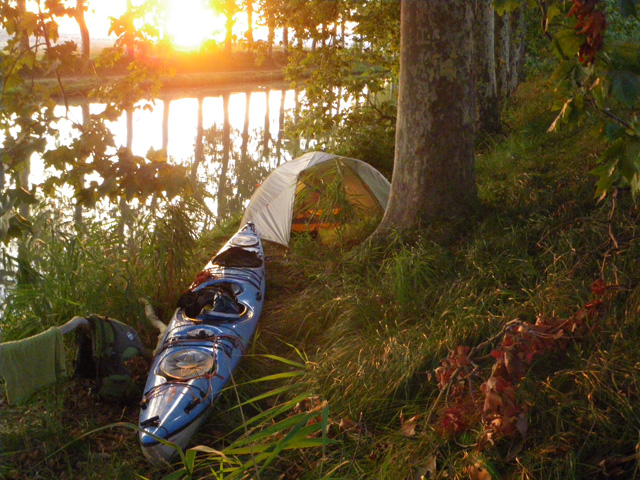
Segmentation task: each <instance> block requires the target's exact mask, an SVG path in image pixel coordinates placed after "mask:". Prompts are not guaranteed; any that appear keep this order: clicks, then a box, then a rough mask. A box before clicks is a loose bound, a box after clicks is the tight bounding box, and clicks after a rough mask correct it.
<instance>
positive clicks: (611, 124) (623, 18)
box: [548, 1, 640, 199]
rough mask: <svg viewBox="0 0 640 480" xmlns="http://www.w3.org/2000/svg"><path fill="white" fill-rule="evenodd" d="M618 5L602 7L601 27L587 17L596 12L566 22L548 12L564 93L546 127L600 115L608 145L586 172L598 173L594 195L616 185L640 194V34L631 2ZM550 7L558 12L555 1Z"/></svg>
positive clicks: (558, 77) (573, 123)
mask: <svg viewBox="0 0 640 480" xmlns="http://www.w3.org/2000/svg"><path fill="white" fill-rule="evenodd" d="M617 7H618V8H615V7H613V6H611V5H607V6H606V9H605V10H603V15H606V19H607V24H606V25H604V26H603V25H602V24H600V23H597V22H595V21H593V22H591V20H589V19H590V18H595V17H594V15H596V14H597V13H598V12H599V11H598V10H595V13H589V14H586V13H578V14H577V15H578V17H580V15H586V17H585V18H582V17H580V18H579V19H578V22H577V23H567V19H566V18H564V17H559V16H557V17H556V16H554V17H552V16H551V14H550V13H549V16H548V20H549V22H550V25H551V27H550V31H551V32H552V34H553V46H554V51H555V53H556V55H557V57H558V66H557V69H556V71H555V73H554V78H555V79H556V80H557V82H558V86H559V88H560V89H561V90H562V91H563V92H564V94H565V95H566V96H567V97H568V100H567V101H566V102H565V103H564V106H563V108H562V109H561V111H560V114H559V115H558V117H557V118H556V120H555V121H554V122H553V124H552V126H551V129H552V130H553V129H556V128H559V127H560V125H568V126H570V127H573V126H578V127H579V126H580V125H581V122H582V121H583V119H584V118H585V117H586V116H587V115H590V114H592V113H595V114H596V115H597V116H598V117H599V118H600V120H601V129H600V130H601V132H602V134H604V138H605V139H606V140H607V141H609V142H610V147H609V148H608V149H607V150H606V151H605V152H604V154H603V156H602V158H601V164H600V165H599V166H598V167H597V168H595V169H593V170H592V171H591V173H592V174H593V175H596V176H598V177H599V181H598V183H597V185H596V193H595V195H596V198H599V199H603V198H604V197H605V196H606V195H607V194H609V193H611V192H613V191H615V189H617V188H630V189H631V191H632V193H633V195H634V196H636V195H637V194H638V192H640V190H638V189H639V188H640V180H639V178H640V161H639V160H640V157H639V154H640V152H639V151H638V148H637V144H638V126H637V118H636V117H637V110H638V107H639V106H640V69H639V68H638V65H640V63H639V60H640V38H639V37H638V36H637V20H636V19H635V18H633V16H634V13H635V3H634V2H628V1H620V2H618V5H617ZM555 8H556V9H558V10H560V5H559V4H558V5H557V6H555ZM575 9H576V7H574V9H573V10H572V12H574V11H575ZM549 12H551V9H549ZM598 14H599V13H598ZM552 20H553V21H552ZM631 24H633V25H635V27H636V28H635V29H634V28H633V27H630V25H631ZM605 28H606V30H605ZM585 35H586V38H585ZM602 35H604V38H605V41H604V47H602V49H601V51H598V50H594V53H593V54H594V55H596V54H597V55H596V56H595V57H592V60H589V58H590V57H589V56H588V55H587V56H584V55H585V52H586V51H587V50H588V49H593V48H592V47H591V45H597V40H596V39H597V37H598V36H602ZM578 53H579V56H578V55H577V54H578Z"/></svg>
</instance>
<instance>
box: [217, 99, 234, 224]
mask: <svg viewBox="0 0 640 480" xmlns="http://www.w3.org/2000/svg"><path fill="white" fill-rule="evenodd" d="M229 98H230V95H229V93H225V94H224V95H223V96H222V104H223V108H224V125H223V127H222V166H221V169H220V181H219V182H218V218H219V219H221V218H226V217H227V216H228V215H229V180H228V179H227V174H228V170H229V158H230V157H231V154H230V151H231V120H230V119H229Z"/></svg>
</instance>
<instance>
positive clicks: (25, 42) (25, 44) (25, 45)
mask: <svg viewBox="0 0 640 480" xmlns="http://www.w3.org/2000/svg"><path fill="white" fill-rule="evenodd" d="M17 7H18V12H20V14H21V15H24V14H25V13H27V1H26V0H18V1H17ZM23 18H24V17H23ZM20 30H21V31H20V32H17V33H18V35H19V38H20V48H21V49H22V51H24V52H26V51H27V50H29V48H30V47H29V34H28V33H27V32H26V30H25V29H24V27H22V28H20Z"/></svg>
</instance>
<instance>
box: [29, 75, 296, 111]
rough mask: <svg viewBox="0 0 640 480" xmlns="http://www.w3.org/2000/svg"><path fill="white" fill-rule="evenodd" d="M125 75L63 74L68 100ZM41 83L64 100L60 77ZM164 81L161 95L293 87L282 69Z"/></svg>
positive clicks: (166, 78)
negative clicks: (61, 92) (59, 83)
mask: <svg viewBox="0 0 640 480" xmlns="http://www.w3.org/2000/svg"><path fill="white" fill-rule="evenodd" d="M124 77H125V75H124V74H113V75H109V76H95V77H94V76H63V77H61V81H62V84H63V87H64V92H65V96H66V98H67V101H68V102H69V103H70V104H75V103H79V102H81V101H82V100H84V99H85V98H87V96H88V94H89V92H90V91H91V90H93V89H95V88H98V87H101V86H105V85H108V84H111V83H116V82H118V81H119V80H122V79H123V78H124ZM38 83H40V84H41V85H42V86H44V87H46V88H48V89H50V90H51V91H52V92H54V98H55V100H56V101H57V102H59V103H64V98H63V96H62V95H61V94H60V93H59V92H60V87H59V85H58V80H57V79H55V78H45V79H40V80H38ZM160 83H161V87H160V91H159V95H158V97H159V98H172V97H181V96H183V97H184V96H194V97H201V96H215V95H221V94H224V93H239V92H244V91H249V90H251V91H255V90H259V89H265V90H266V89H279V90H284V89H288V88H290V86H289V82H287V81H286V80H285V77H284V73H283V72H282V70H281V69H273V70H258V71H256V70H245V71H232V72H230V71H220V72H190V73H179V74H175V75H162V76H160Z"/></svg>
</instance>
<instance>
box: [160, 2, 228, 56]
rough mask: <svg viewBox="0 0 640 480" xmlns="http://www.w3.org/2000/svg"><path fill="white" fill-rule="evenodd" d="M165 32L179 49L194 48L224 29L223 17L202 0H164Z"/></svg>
mask: <svg viewBox="0 0 640 480" xmlns="http://www.w3.org/2000/svg"><path fill="white" fill-rule="evenodd" d="M166 2H167V20H166V23H165V29H166V34H167V35H168V36H169V38H170V40H171V43H172V44H173V45H174V46H175V47H177V48H181V49H186V50H195V49H198V48H199V47H200V46H202V44H203V43H204V42H205V41H206V40H208V39H210V38H215V37H217V36H218V35H219V33H220V31H224V18H223V17H221V16H220V15H217V14H216V13H215V12H214V11H213V10H211V9H210V8H207V7H206V6H205V5H204V1H203V0H166Z"/></svg>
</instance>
